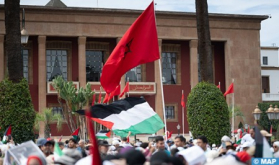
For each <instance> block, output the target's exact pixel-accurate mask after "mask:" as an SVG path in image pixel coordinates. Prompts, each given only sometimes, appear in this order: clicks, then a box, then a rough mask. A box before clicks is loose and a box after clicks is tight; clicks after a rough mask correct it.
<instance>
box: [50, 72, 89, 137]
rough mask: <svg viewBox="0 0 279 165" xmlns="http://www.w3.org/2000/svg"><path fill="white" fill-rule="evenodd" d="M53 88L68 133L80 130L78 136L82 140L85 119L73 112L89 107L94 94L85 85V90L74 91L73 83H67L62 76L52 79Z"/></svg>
mask: <svg viewBox="0 0 279 165" xmlns="http://www.w3.org/2000/svg"><path fill="white" fill-rule="evenodd" d="M53 87H54V88H55V90H56V91H57V92H58V102H59V103H60V106H61V108H62V111H63V115H64V119H65V121H66V123H67V125H68V127H69V129H70V131H71V132H74V131H75V130H76V129H77V128H81V129H80V132H81V133H80V135H81V138H83V135H84V133H83V131H84V130H85V129H84V127H85V121H84V120H85V119H84V116H79V115H78V114H77V113H75V111H76V110H78V109H82V108H83V107H84V106H88V105H89V102H90V99H91V98H92V95H93V94H94V92H93V91H92V90H91V85H90V84H89V83H87V84H86V87H85V88H82V87H81V88H79V89H76V88H75V86H74V84H73V82H67V81H65V80H64V79H63V77H62V76H57V77H56V78H55V79H53ZM62 100H64V101H65V104H66V106H64V102H63V101H62ZM64 107H66V108H64Z"/></svg>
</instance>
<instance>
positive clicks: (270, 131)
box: [269, 125, 272, 134]
mask: <svg viewBox="0 0 279 165" xmlns="http://www.w3.org/2000/svg"><path fill="white" fill-rule="evenodd" d="M269 133H270V134H272V125H271V126H270V130H269Z"/></svg>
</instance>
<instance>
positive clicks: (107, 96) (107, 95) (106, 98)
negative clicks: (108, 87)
mask: <svg viewBox="0 0 279 165" xmlns="http://www.w3.org/2000/svg"><path fill="white" fill-rule="evenodd" d="M109 95H110V94H108V93H106V96H105V99H104V101H103V103H107V102H108V101H109V97H110V96H109Z"/></svg>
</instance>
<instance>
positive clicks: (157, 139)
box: [155, 136, 164, 143]
mask: <svg viewBox="0 0 279 165" xmlns="http://www.w3.org/2000/svg"><path fill="white" fill-rule="evenodd" d="M159 141H164V138H163V136H157V137H156V138H155V142H156V143H158V142H159Z"/></svg>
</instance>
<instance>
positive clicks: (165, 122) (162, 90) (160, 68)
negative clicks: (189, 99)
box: [152, 0, 168, 132]
mask: <svg viewBox="0 0 279 165" xmlns="http://www.w3.org/2000/svg"><path fill="white" fill-rule="evenodd" d="M152 1H153V2H154V0H152ZM154 3H155V2H154ZM154 17H155V24H156V26H157V22H156V14H155V4H154ZM158 46H159V45H158ZM161 65H162V64H161V55H160V58H159V71H160V82H161V92H162V104H163V113H164V124H165V131H167V130H168V128H167V121H166V110H165V100H164V89H163V82H162V66H161ZM165 131H164V132H165Z"/></svg>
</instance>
